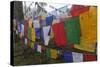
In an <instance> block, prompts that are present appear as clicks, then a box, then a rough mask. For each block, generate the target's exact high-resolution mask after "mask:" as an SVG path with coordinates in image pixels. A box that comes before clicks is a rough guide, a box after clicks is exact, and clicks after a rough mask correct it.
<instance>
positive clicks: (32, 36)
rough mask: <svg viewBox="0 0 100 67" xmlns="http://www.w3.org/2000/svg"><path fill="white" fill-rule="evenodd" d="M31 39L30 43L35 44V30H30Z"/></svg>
mask: <svg viewBox="0 0 100 67" xmlns="http://www.w3.org/2000/svg"><path fill="white" fill-rule="evenodd" d="M31 38H32V41H33V42H35V29H34V28H32V31H31Z"/></svg>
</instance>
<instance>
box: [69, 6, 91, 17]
mask: <svg viewBox="0 0 100 67" xmlns="http://www.w3.org/2000/svg"><path fill="white" fill-rule="evenodd" d="M88 10H89V6H82V5H73V6H72V9H71V11H70V12H71V15H72V16H73V17H74V16H79V15H80V14H81V13H84V12H86V11H88Z"/></svg>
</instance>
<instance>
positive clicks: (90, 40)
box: [75, 7, 97, 52]
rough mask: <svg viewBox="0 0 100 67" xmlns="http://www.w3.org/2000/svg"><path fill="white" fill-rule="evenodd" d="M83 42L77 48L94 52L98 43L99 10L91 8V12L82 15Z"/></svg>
mask: <svg viewBox="0 0 100 67" xmlns="http://www.w3.org/2000/svg"><path fill="white" fill-rule="evenodd" d="M80 27H81V41H80V45H75V48H78V49H81V50H85V51H89V52H94V51H95V49H96V47H95V46H96V42H97V9H96V7H90V8H89V11H87V12H84V13H82V14H80Z"/></svg>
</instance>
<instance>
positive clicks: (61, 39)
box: [52, 22, 67, 47]
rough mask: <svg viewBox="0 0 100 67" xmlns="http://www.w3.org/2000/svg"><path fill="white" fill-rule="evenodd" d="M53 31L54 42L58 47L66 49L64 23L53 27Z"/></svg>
mask: <svg viewBox="0 0 100 67" xmlns="http://www.w3.org/2000/svg"><path fill="white" fill-rule="evenodd" d="M52 30H53V33H54V41H55V43H56V45H57V46H58V47H65V46H66V44H67V39H66V36H65V30H64V22H60V23H56V24H54V25H52Z"/></svg>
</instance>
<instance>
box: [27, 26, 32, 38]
mask: <svg viewBox="0 0 100 67" xmlns="http://www.w3.org/2000/svg"><path fill="white" fill-rule="evenodd" d="M31 29H32V28H31V27H28V39H31V31H32V30H31Z"/></svg>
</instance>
